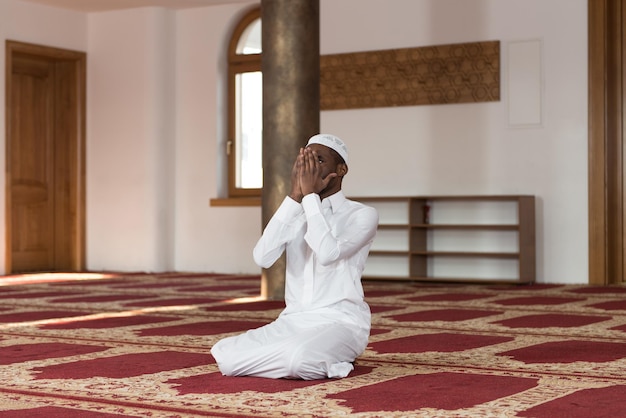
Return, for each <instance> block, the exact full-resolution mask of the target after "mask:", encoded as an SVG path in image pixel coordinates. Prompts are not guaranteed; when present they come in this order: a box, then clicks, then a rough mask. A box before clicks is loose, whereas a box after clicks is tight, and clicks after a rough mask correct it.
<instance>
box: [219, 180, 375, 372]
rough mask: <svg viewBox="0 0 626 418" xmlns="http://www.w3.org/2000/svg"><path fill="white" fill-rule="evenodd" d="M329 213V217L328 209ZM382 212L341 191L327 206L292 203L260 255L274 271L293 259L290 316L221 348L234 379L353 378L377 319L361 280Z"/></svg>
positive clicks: (270, 227) (316, 201)
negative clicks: (284, 257) (276, 265)
mask: <svg viewBox="0 0 626 418" xmlns="http://www.w3.org/2000/svg"><path fill="white" fill-rule="evenodd" d="M323 206H329V209H328V210H325V212H327V213H325V214H323V213H322V210H323V209H322V207H323ZM377 226H378V213H377V212H376V210H375V209H374V208H372V207H369V206H366V205H363V204H361V203H358V202H355V201H352V200H349V199H347V198H346V197H345V195H344V194H343V192H341V191H339V192H337V193H335V194H334V195H332V196H329V197H327V198H325V199H324V201H323V202H322V201H320V197H319V196H318V195H317V194H315V193H311V194H308V195H306V196H304V198H303V199H302V203H301V204H300V203H298V202H296V201H294V200H293V199H291V198H289V197H286V198H285V199H284V200H283V202H282V204H281V205H280V207H279V208H278V210H277V211H276V213H275V214H274V216H273V217H272V219H271V220H270V221H269V222H268V224H267V227H266V228H265V230H264V232H263V235H262V236H261V238H260V239H259V241H258V243H257V245H256V247H255V248H254V252H253V255H254V260H255V262H256V263H257V264H258V265H259V266H261V267H263V268H268V267H270V266H271V265H272V264H274V262H275V261H276V260H277V259H278V258H279V257H280V256H281V254H282V253H283V251H286V253H287V267H286V282H285V303H286V307H285V309H284V310H283V311H282V312H281V313H280V315H279V317H278V318H277V319H276V320H275V321H274V322H272V323H270V324H268V325H265V326H263V327H260V328H257V329H253V330H250V331H247V332H246V333H243V334H240V335H237V336H233V337H227V338H224V339H222V340H220V341H218V342H217V343H216V344H215V345H214V346H213V348H212V349H211V353H212V354H213V357H215V359H216V361H217V364H218V367H219V369H220V371H221V372H222V373H223V374H224V375H227V376H259V377H268V378H297V379H305V380H312V379H323V378H327V377H330V378H336V377H345V376H347V375H348V374H349V373H350V371H352V370H353V365H352V362H353V361H354V359H355V358H356V357H358V356H359V355H360V354H361V353H362V352H363V351H364V350H365V348H366V346H367V341H368V338H369V331H370V321H371V314H370V310H369V306H368V305H367V303H366V302H365V300H364V299H363V287H362V285H361V274H362V272H363V268H364V267H365V261H366V259H367V255H368V253H369V248H370V246H371V244H372V241H373V240H374V236H375V235H376V228H377Z"/></svg>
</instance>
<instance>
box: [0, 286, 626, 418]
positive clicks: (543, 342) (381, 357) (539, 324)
mask: <svg viewBox="0 0 626 418" xmlns="http://www.w3.org/2000/svg"><path fill="white" fill-rule="evenodd" d="M259 286H260V279H259V277H258V276H229V275H217V274H213V275H211V274H158V275H151V274H120V275H118V274H104V275H98V274H86V275H72V274H48V275H32V276H9V277H0V418H3V417H29V418H30V417H46V418H57V417H59V418H60V417H63V418H66V417H94V418H104V417H113V416H135V417H147V416H152V417H195V416H210V417H215V416H219V417H252V416H254V417H340V416H356V417H539V418H541V417H550V418H554V417H567V418H578V417H580V418H588V417H611V418H615V417H624V416H626V288H624V287H589V286H571V285H570V286H565V285H531V286H499V285H489V284H483V285H428V284H421V285H420V284H411V283H387V282H365V289H366V298H367V300H368V302H369V303H370V306H371V307H372V312H373V327H372V328H373V329H372V335H371V337H370V344H369V347H368V349H367V351H366V352H365V353H364V355H363V356H362V357H360V358H359V359H358V360H357V363H356V369H355V371H354V372H353V373H352V374H351V375H350V376H349V377H348V378H346V379H341V380H323V381H312V382H304V381H296V380H269V379H260V378H227V377H223V376H221V374H220V373H219V372H218V371H217V367H216V365H215V362H214V360H213V358H212V357H211V355H210V353H209V349H210V347H211V345H212V344H213V343H214V342H215V341H217V340H218V339H219V338H222V337H223V336H225V335H228V334H230V333H234V332H240V331H243V330H246V329H248V328H253V327H257V326H260V325H262V324H265V323H267V322H270V321H271V320H272V319H273V318H274V317H276V315H277V314H278V313H279V312H280V310H281V308H282V303H281V302H272V301H261V300H258V299H257V298H256V295H257V294H258V290H259Z"/></svg>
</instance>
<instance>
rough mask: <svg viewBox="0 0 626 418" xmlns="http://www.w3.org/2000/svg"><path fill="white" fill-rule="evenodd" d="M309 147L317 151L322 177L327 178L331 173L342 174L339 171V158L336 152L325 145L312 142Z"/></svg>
mask: <svg viewBox="0 0 626 418" xmlns="http://www.w3.org/2000/svg"><path fill="white" fill-rule="evenodd" d="M307 148H309V149H311V150H313V151H315V152H316V153H317V162H318V163H319V167H320V171H321V173H322V178H326V176H327V175H329V174H330V173H337V174H341V173H339V171H338V165H339V164H337V160H336V158H335V152H334V151H333V150H332V149H330V148H328V147H327V146H325V145H321V144H311V145H309V146H308V147H307Z"/></svg>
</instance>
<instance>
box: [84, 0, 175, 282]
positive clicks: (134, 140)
mask: <svg viewBox="0 0 626 418" xmlns="http://www.w3.org/2000/svg"><path fill="white" fill-rule="evenodd" d="M175 35H176V34H175V14H174V13H173V12H171V11H167V10H165V9H162V8H140V9H131V10H124V11H113V12H106V13H93V14H90V15H89V37H88V39H89V54H88V89H87V95H88V100H87V109H88V115H89V116H88V121H87V138H88V139H87V173H88V174H87V190H88V192H87V262H88V268H89V269H92V270H131V271H133V270H157V271H160V270H172V269H174V267H175V266H174V261H173V251H172V248H173V245H174V239H175V238H174V231H173V225H174V224H173V222H174V216H175V196H174V177H173V176H174V164H175V159H174V157H175V148H174V147H175V142H176V138H175V115H176V102H175V95H174V89H175V64H174V62H175V45H174V40H175Z"/></svg>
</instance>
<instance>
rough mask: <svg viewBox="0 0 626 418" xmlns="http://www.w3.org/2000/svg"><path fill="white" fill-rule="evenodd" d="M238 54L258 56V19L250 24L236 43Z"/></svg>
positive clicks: (259, 42) (259, 28) (259, 41)
mask: <svg viewBox="0 0 626 418" xmlns="http://www.w3.org/2000/svg"><path fill="white" fill-rule="evenodd" d="M237 53H238V54H244V55H247V54H260V53H261V19H260V18H258V19H256V20H255V21H254V22H252V23H250V24H249V25H248V27H247V28H246V30H244V31H243V33H242V34H241V37H240V38H239V42H238V43H237Z"/></svg>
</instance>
